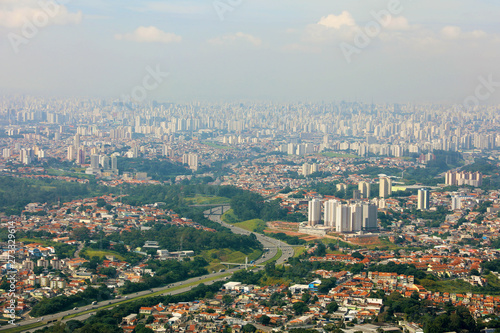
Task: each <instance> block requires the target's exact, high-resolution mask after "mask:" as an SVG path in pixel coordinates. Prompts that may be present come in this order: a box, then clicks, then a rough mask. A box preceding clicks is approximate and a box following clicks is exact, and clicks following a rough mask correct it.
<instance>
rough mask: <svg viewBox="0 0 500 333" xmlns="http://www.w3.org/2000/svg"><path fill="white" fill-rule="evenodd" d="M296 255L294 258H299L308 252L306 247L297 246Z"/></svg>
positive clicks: (295, 248)
mask: <svg viewBox="0 0 500 333" xmlns="http://www.w3.org/2000/svg"><path fill="white" fill-rule="evenodd" d="M293 251H294V254H293V257H294V258H297V257H298V256H300V255H302V253H304V252H306V248H305V246H296V247H294V248H293Z"/></svg>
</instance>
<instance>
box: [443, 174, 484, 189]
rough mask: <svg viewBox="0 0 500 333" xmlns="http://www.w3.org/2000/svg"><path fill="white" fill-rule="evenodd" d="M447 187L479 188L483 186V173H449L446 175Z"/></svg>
mask: <svg viewBox="0 0 500 333" xmlns="http://www.w3.org/2000/svg"><path fill="white" fill-rule="evenodd" d="M445 183H446V185H450V186H452V185H457V186H462V185H470V186H474V187H479V186H481V185H482V184H483V175H482V174H481V172H466V171H462V172H456V171H448V172H446V175H445Z"/></svg>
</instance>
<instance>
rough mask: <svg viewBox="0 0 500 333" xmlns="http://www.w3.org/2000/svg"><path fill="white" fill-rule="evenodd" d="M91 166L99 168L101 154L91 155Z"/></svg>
mask: <svg viewBox="0 0 500 333" xmlns="http://www.w3.org/2000/svg"><path fill="white" fill-rule="evenodd" d="M90 167H91V168H92V169H99V155H96V154H94V155H90Z"/></svg>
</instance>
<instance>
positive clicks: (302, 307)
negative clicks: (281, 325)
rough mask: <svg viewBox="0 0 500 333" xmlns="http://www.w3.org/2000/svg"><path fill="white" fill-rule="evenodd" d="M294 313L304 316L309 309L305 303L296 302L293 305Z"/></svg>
mask: <svg viewBox="0 0 500 333" xmlns="http://www.w3.org/2000/svg"><path fill="white" fill-rule="evenodd" d="M292 307H293V311H295V313H296V314H297V315H299V316H300V315H303V314H304V313H306V312H308V311H309V308H308V307H307V305H306V303H304V302H296V303H294V304H293V306H292Z"/></svg>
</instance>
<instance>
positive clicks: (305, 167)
mask: <svg viewBox="0 0 500 333" xmlns="http://www.w3.org/2000/svg"><path fill="white" fill-rule="evenodd" d="M310 174H311V165H310V164H309V163H304V164H303V165H302V175H303V176H304V177H307V176H309V175H310Z"/></svg>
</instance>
